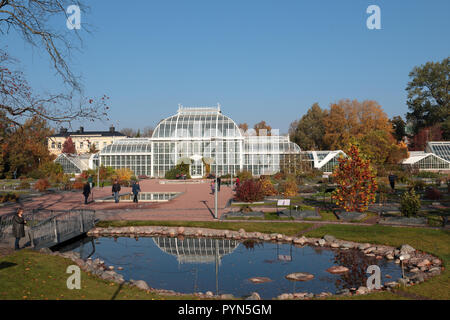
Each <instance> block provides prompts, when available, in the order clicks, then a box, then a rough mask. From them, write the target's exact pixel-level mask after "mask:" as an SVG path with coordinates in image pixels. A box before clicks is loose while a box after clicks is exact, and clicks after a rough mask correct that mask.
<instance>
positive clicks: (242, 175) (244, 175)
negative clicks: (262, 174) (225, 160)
mask: <svg viewBox="0 0 450 320" xmlns="http://www.w3.org/2000/svg"><path fill="white" fill-rule="evenodd" d="M236 176H237V177H238V178H239V180H240V181H241V183H242V182H244V181H247V180H251V179H253V175H252V173H251V172H250V171H246V170H242V171H238V172H237V173H236Z"/></svg>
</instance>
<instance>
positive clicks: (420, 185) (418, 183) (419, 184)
mask: <svg viewBox="0 0 450 320" xmlns="http://www.w3.org/2000/svg"><path fill="white" fill-rule="evenodd" d="M425 187H426V184H425V182H424V181H422V180H412V181H411V182H410V184H409V189H414V190H415V191H416V192H419V191H423V190H424V189H425Z"/></svg>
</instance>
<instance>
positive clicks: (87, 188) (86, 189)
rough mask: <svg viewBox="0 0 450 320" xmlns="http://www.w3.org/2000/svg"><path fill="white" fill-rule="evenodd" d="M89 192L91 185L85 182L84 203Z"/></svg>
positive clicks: (86, 202)
mask: <svg viewBox="0 0 450 320" xmlns="http://www.w3.org/2000/svg"><path fill="white" fill-rule="evenodd" d="M90 194H91V185H90V184H89V183H88V182H86V183H85V184H84V186H83V195H84V204H88V198H89V195H90Z"/></svg>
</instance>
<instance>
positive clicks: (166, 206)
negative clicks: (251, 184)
mask: <svg viewBox="0 0 450 320" xmlns="http://www.w3.org/2000/svg"><path fill="white" fill-rule="evenodd" d="M160 182H161V180H155V179H151V180H143V181H141V182H140V185H141V190H142V192H180V193H181V194H180V195H179V196H177V197H176V198H175V199H173V200H170V201H168V202H159V203H149V202H147V203H145V202H140V203H139V204H135V203H132V202H120V203H114V202H91V203H89V204H87V205H85V204H84V197H83V195H82V194H81V190H80V191H76V192H74V191H72V192H61V193H54V194H45V195H42V196H37V197H34V198H32V200H31V199H30V200H27V201H24V202H22V203H21V204H14V205H10V206H6V207H2V208H0V215H2V214H6V213H11V212H14V211H15V209H16V208H17V207H19V206H20V205H22V206H23V207H24V209H25V210H32V209H48V210H69V209H93V210H96V213H97V217H98V218H100V219H102V220H190V221H208V220H211V221H212V220H214V217H213V215H214V195H212V194H211V189H210V185H209V183H208V182H207V181H205V182H204V183H190V182H189V181H186V183H184V182H183V183H164V184H162V183H160ZM130 192H131V188H124V187H123V188H122V190H121V194H122V193H124V194H126V193H130ZM218 195H219V197H218V215H219V217H220V216H221V215H222V214H223V212H224V211H225V206H226V204H227V203H228V201H229V200H230V199H231V198H232V197H233V192H232V190H231V188H230V187H229V186H222V187H221V190H220V192H219V194H218ZM93 196H94V199H99V198H104V197H108V196H111V187H105V188H94V192H93Z"/></svg>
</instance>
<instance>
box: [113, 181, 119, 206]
mask: <svg viewBox="0 0 450 320" xmlns="http://www.w3.org/2000/svg"><path fill="white" fill-rule="evenodd" d="M119 192H120V184H119V182H117V180H114V184H113V186H112V193H113V196H114V201H115V202H116V203H118V202H119Z"/></svg>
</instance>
